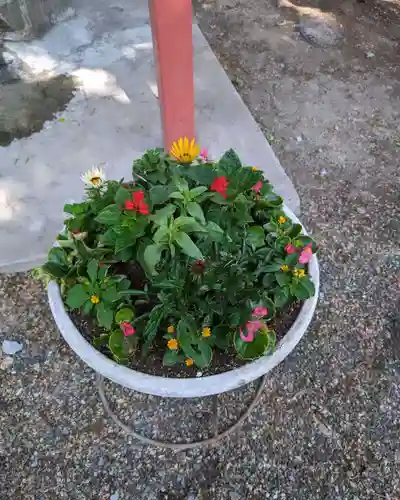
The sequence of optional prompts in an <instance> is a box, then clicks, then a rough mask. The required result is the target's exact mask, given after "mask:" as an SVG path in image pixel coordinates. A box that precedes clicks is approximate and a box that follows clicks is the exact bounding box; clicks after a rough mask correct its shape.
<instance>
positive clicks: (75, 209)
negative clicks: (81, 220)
mask: <svg viewBox="0 0 400 500" xmlns="http://www.w3.org/2000/svg"><path fill="white" fill-rule="evenodd" d="M88 208H89V203H87V202H83V203H67V204H66V205H64V212H65V213H66V214H71V215H82V214H84V213H85V212H87V210H88Z"/></svg>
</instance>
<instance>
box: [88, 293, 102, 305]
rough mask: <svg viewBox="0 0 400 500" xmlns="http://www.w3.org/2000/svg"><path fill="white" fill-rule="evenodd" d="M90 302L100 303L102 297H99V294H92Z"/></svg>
mask: <svg viewBox="0 0 400 500" xmlns="http://www.w3.org/2000/svg"><path fill="white" fill-rule="evenodd" d="M90 302H91V303H92V304H98V303H99V302H100V299H99V297H97V295H92V296H91V297H90Z"/></svg>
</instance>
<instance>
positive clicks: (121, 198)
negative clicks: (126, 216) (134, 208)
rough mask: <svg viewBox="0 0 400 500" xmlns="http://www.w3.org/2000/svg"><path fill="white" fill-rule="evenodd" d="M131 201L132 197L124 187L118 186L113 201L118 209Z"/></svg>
mask: <svg viewBox="0 0 400 500" xmlns="http://www.w3.org/2000/svg"><path fill="white" fill-rule="evenodd" d="M130 199H132V195H131V194H130V193H129V191H128V190H127V189H125V188H124V186H120V187H119V188H118V191H117V192H116V194H115V198H114V201H115V203H116V204H117V205H118V206H119V207H123V206H124V205H125V202H126V201H127V200H130Z"/></svg>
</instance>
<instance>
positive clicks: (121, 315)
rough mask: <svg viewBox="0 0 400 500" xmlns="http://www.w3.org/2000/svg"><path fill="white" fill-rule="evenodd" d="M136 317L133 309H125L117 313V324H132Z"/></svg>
mask: <svg viewBox="0 0 400 500" xmlns="http://www.w3.org/2000/svg"><path fill="white" fill-rule="evenodd" d="M133 317H134V313H133V311H132V309H129V308H128V307H123V308H122V309H120V310H119V311H117V314H116V315H115V322H116V323H123V322H124V321H126V322H128V323H130V322H131V321H132V319H133Z"/></svg>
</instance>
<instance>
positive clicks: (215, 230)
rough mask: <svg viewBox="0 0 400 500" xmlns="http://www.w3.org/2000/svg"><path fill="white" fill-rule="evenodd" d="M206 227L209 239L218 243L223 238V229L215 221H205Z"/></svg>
mask: <svg viewBox="0 0 400 500" xmlns="http://www.w3.org/2000/svg"><path fill="white" fill-rule="evenodd" d="M206 229H207V231H208V235H209V237H210V239H211V240H213V241H215V242H217V243H220V242H222V241H224V239H225V233H224V230H223V229H222V228H221V227H220V226H218V224H216V223H215V222H212V221H209V222H208V223H207V226H206Z"/></svg>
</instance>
